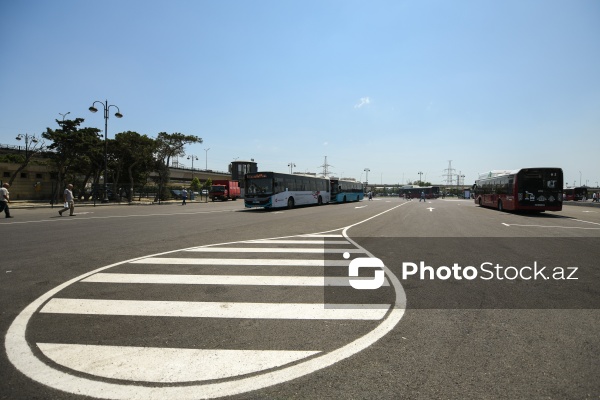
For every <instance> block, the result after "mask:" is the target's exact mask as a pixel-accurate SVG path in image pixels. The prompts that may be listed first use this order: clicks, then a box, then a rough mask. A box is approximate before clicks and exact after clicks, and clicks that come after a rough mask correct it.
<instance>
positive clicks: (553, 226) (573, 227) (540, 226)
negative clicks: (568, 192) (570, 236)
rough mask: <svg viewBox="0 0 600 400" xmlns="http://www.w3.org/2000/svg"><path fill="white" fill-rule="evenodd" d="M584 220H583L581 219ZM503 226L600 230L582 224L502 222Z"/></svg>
mask: <svg viewBox="0 0 600 400" xmlns="http://www.w3.org/2000/svg"><path fill="white" fill-rule="evenodd" d="M582 222H585V221H582ZM502 225H504V226H525V227H531V228H559V229H585V230H600V228H584V227H582V226H556V225H523V224H506V223H504V222H503V223H502Z"/></svg>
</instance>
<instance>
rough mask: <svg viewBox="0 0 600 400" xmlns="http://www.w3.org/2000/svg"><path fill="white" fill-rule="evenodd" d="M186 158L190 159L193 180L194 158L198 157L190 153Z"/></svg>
mask: <svg viewBox="0 0 600 400" xmlns="http://www.w3.org/2000/svg"><path fill="white" fill-rule="evenodd" d="M187 159H188V160H192V180H194V160H196V161H198V157H197V156H195V155H193V154H190V155H188V156H187Z"/></svg>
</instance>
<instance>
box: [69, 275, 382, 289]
mask: <svg viewBox="0 0 600 400" xmlns="http://www.w3.org/2000/svg"><path fill="white" fill-rule="evenodd" d="M353 279H361V278H353ZM364 279H365V280H370V279H372V278H364ZM349 280H350V278H349V277H333V276H331V277H329V276H326V277H322V276H260V275H259V276H250V275H167V274H113V273H99V274H96V275H92V276H90V277H88V278H85V279H83V280H82V281H81V282H89V283H142V284H165V285H173V284H176V285H248V286H350V282H349ZM389 285H390V284H389V282H388V281H387V280H385V281H384V284H383V286H389Z"/></svg>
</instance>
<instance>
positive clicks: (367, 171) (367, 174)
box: [365, 168, 371, 185]
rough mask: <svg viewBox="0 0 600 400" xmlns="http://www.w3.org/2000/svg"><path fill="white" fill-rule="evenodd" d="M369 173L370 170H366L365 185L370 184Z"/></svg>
mask: <svg viewBox="0 0 600 400" xmlns="http://www.w3.org/2000/svg"><path fill="white" fill-rule="evenodd" d="M369 171H371V170H370V169H369V168H365V172H366V175H365V183H366V184H367V185H368V184H369Z"/></svg>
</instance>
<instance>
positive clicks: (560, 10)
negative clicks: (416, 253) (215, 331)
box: [0, 0, 600, 186]
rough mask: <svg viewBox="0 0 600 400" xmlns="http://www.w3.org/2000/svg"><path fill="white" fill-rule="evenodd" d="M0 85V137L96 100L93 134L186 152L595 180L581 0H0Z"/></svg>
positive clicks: (394, 172)
mask: <svg viewBox="0 0 600 400" xmlns="http://www.w3.org/2000/svg"><path fill="white" fill-rule="evenodd" d="M0 88H1V89H0V143H3V144H18V143H17V141H16V140H15V136H16V135H17V134H18V133H29V134H39V133H41V132H43V131H44V130H45V128H46V127H52V128H56V127H57V125H56V123H55V119H60V118H62V117H61V116H60V115H59V113H66V112H70V114H69V116H68V118H71V117H73V118H74V117H81V118H85V122H84V126H92V127H98V128H100V129H103V127H104V120H103V118H102V113H101V112H99V113H96V114H92V113H90V112H89V111H88V107H89V106H90V105H91V103H92V102H93V101H95V100H100V101H104V100H105V99H106V100H108V102H109V104H115V105H117V106H118V107H119V109H120V111H121V113H122V114H123V115H124V117H123V118H122V119H117V118H114V117H112V118H110V119H109V121H108V135H109V137H114V134H115V133H118V132H122V131H127V130H132V131H137V132H139V133H142V134H147V135H148V136H150V137H156V134H157V133H158V132H161V131H166V132H169V133H171V132H182V133H185V134H194V135H198V136H200V137H202V138H203V139H204V143H202V144H196V145H193V146H189V148H188V149H187V150H188V153H189V154H192V155H196V156H197V157H198V159H199V160H198V161H195V164H194V167H196V168H198V167H201V168H204V166H205V164H206V163H207V164H208V168H209V169H213V170H221V171H225V170H227V166H228V164H229V162H230V161H232V160H234V159H236V158H239V159H242V160H243V159H250V158H253V159H255V161H257V162H258V165H259V169H262V170H274V171H281V172H284V171H288V170H289V168H288V164H289V163H290V162H292V163H294V164H296V168H295V169H294V171H308V172H317V171H321V168H319V166H321V165H322V164H323V162H324V156H327V161H328V163H329V164H331V165H333V167H332V168H331V172H332V173H333V174H334V175H338V176H339V175H343V176H347V177H355V178H357V179H359V178H362V180H364V179H365V176H364V172H363V171H364V169H365V168H369V169H370V173H369V181H370V182H371V183H380V182H381V181H383V183H399V182H403V181H407V180H409V179H410V180H417V179H418V178H419V175H418V172H419V171H421V172H423V179H424V180H425V179H426V180H428V181H433V182H435V183H441V182H443V181H444V180H445V171H444V170H445V169H446V168H448V160H452V167H453V168H455V169H456V171H454V172H455V173H456V174H458V173H459V172H460V173H462V174H463V175H465V182H467V183H470V182H473V181H474V180H475V179H476V177H477V174H478V173H479V172H485V171H488V170H490V169H517V168H522V167H532V166H558V167H561V168H563V170H564V172H565V180H566V181H567V182H568V183H569V185H572V184H573V183H574V182H576V183H577V184H579V181H580V176H581V183H582V184H585V183H586V181H587V183H588V184H589V185H591V186H595V185H596V182H598V181H600V2H598V1H597V0H589V1H588V0H576V1H567V0H562V1H554V0H540V1H529V0H525V1H523V0H514V1H510V0H509V1H486V0H475V1H466V0H465V1H458V0H456V1H448V0H440V1H432V0H425V1H416V0H415V1H399V0H397V1H349V0H344V1H341V0H338V1H322V0H318V1H313V0H302V1H279V0H278V1H270V0H265V1H257V0H252V1H208V0H206V1H169V2H167V1H160V2H158V1H153V0H144V1H113V0H105V1H102V2H99V1H96V2H93V1H65V0H56V1H31V0H19V1H16V0H6V1H3V2H1V3H0ZM113 113H114V112H113ZM208 148H210V150H208V151H205V149H208ZM206 155H208V160H206ZM181 162H184V163H185V164H186V165H187V166H191V163H190V161H189V160H186V159H181Z"/></svg>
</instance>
